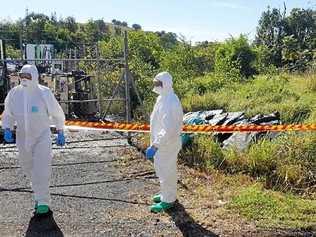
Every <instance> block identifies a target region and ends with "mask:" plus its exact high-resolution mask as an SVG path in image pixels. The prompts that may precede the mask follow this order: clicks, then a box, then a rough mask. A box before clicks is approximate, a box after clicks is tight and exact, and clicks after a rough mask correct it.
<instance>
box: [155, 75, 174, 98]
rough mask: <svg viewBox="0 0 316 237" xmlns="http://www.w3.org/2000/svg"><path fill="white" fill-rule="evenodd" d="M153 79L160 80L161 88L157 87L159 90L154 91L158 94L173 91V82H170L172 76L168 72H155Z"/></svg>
mask: <svg viewBox="0 0 316 237" xmlns="http://www.w3.org/2000/svg"><path fill="white" fill-rule="evenodd" d="M154 79H155V80H158V81H161V82H162V88H161V89H159V91H158V92H157V91H155V89H154V91H155V92H157V93H158V94H168V93H170V92H173V87H172V85H173V82H172V76H171V75H170V73H168V72H161V73H159V74H157V76H155V78H154Z"/></svg>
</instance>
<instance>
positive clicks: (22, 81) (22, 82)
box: [21, 79, 31, 87]
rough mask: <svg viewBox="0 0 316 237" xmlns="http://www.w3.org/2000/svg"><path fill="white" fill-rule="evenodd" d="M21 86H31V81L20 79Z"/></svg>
mask: <svg viewBox="0 0 316 237" xmlns="http://www.w3.org/2000/svg"><path fill="white" fill-rule="evenodd" d="M21 85H22V86H24V87H29V86H30V85H31V81H30V80H28V79H22V80H21Z"/></svg>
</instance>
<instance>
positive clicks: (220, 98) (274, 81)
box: [182, 75, 316, 123]
mask: <svg viewBox="0 0 316 237" xmlns="http://www.w3.org/2000/svg"><path fill="white" fill-rule="evenodd" d="M315 77H316V76H314V75H307V76H290V75H279V76H273V77H269V76H258V77H256V78H255V79H253V80H248V81H241V82H226V84H225V83H224V84H223V87H222V88H221V89H218V88H216V89H214V87H210V89H209V90H205V89H204V90H203V91H204V94H200V95H199V94H196V93H195V92H196V90H197V89H192V90H191V91H190V92H188V93H187V94H186V96H184V97H183V99H182V104H183V107H184V110H185V111H196V110H211V109H219V108H222V109H225V110H226V111H231V112H233V111H245V113H246V115H247V116H254V115H256V114H270V113H272V112H274V111H279V112H280V114H281V119H282V121H283V122H284V123H294V122H296V123H298V122H303V121H304V120H306V119H308V118H309V116H310V115H311V113H312V112H313V111H315V110H316V102H315V101H316V93H315V84H316V83H315V80H316V79H315ZM207 78H208V79H209V80H211V81H213V80H215V81H216V80H218V79H216V78H214V77H207ZM202 82H203V83H204V85H205V86H207V85H213V84H214V83H213V84H212V83H207V82H205V78H204V79H201V78H197V81H196V82H195V83H196V84H197V85H200V84H201V83H202ZM221 82H222V81H221ZM194 93H195V94H194ZM193 94H194V96H192V95H193Z"/></svg>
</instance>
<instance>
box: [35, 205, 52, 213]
mask: <svg viewBox="0 0 316 237" xmlns="http://www.w3.org/2000/svg"><path fill="white" fill-rule="evenodd" d="M47 212H49V207H48V206H47V205H38V206H37V208H36V209H35V213H36V214H45V213H47Z"/></svg>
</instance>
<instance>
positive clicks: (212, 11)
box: [0, 0, 316, 42]
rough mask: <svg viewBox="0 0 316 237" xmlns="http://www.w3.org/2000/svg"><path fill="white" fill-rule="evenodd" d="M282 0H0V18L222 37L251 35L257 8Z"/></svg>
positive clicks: (291, 3) (299, 0) (309, 1)
mask: <svg viewBox="0 0 316 237" xmlns="http://www.w3.org/2000/svg"><path fill="white" fill-rule="evenodd" d="M283 2H284V0H195V1H194V0H156V1H154V0H147V1H146V0H89V1H85V0H81V1H79V0H77V1H76V0H54V1H44V0H15V1H8V0H1V10H0V19H1V20H4V19H5V20H16V19H18V18H21V17H23V16H25V9H26V8H28V9H29V11H30V12H31V11H34V12H40V13H45V14H48V15H51V13H52V12H56V14H57V16H58V17H66V16H73V17H75V18H76V20H77V21H80V22H85V21H87V20H88V19H91V18H93V19H101V18H103V19H104V20H105V21H108V22H110V21H111V20H112V19H117V20H120V21H126V22H128V24H129V25H132V24H133V23H138V24H140V25H141V26H142V28H143V29H144V30H152V31H158V30H159V31H160V30H165V31H172V32H175V33H177V34H182V35H184V36H185V37H186V39H187V40H190V41H192V42H196V41H203V40H219V41H221V40H223V39H225V38H228V37H229V36H230V35H232V36H237V35H239V34H240V33H244V34H248V35H249V37H250V38H253V37H254V35H255V32H256V26H257V24H258V20H259V18H260V16H261V13H262V12H263V11H264V10H266V9H267V6H268V5H269V6H271V7H276V8H283ZM285 2H286V5H287V9H288V11H290V10H291V9H292V8H295V7H299V8H307V7H310V8H313V9H316V1H315V0H287V1H286V0H285Z"/></svg>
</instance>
